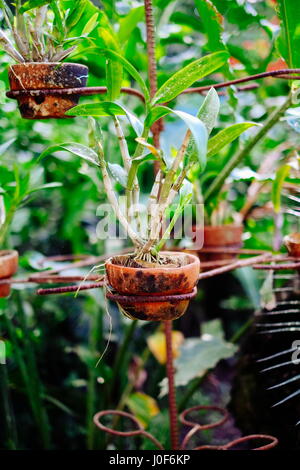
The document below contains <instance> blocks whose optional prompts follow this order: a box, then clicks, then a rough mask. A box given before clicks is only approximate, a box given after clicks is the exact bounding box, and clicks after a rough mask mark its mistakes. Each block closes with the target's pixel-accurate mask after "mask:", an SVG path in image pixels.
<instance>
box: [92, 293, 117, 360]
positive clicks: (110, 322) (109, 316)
mask: <svg viewBox="0 0 300 470" xmlns="http://www.w3.org/2000/svg"><path fill="white" fill-rule="evenodd" d="M107 290H108V286H107V285H104V302H105V313H106V315H107V316H108V320H109V332H108V338H107V342H106V345H105V348H104V350H103V352H102V354H101V355H100V357H99V359H98V361H97V363H96V365H95V368H96V367H98V366H99V364H100V362H101V361H102V359H103V358H104V356H105V354H106V353H107V351H108V348H109V345H110V342H111V338H112V331H113V324H112V316H111V314H110V313H109V308H108V299H107V297H106V291H107Z"/></svg>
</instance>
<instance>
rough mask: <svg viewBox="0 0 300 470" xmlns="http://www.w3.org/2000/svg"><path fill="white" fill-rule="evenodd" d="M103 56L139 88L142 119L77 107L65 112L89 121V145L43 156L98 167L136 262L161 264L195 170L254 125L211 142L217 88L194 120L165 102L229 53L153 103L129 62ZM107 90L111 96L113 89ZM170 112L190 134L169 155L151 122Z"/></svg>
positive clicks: (116, 109) (104, 105) (105, 108)
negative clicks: (109, 127) (106, 121)
mask: <svg viewBox="0 0 300 470" xmlns="http://www.w3.org/2000/svg"><path fill="white" fill-rule="evenodd" d="M102 52H103V53H105V55H106V57H107V59H108V60H111V59H114V60H117V61H120V63H121V64H122V66H123V67H124V68H125V69H126V70H127V72H129V74H131V75H132V76H133V78H134V79H135V80H136V81H137V82H138V83H139V85H140V86H141V88H142V91H143V94H144V100H145V114H146V116H145V119H144V121H143V122H141V121H140V120H139V119H138V118H137V117H136V116H134V115H133V114H132V113H131V112H129V111H128V110H127V109H126V108H125V107H124V106H123V105H122V104H120V103H117V102H113V101H103V102H95V103H90V104H82V105H79V106H76V107H75V108H72V109H71V110H70V111H68V113H67V114H69V115H72V116H87V117H88V118H89V145H88V146H83V145H80V144H77V143H74V142H66V143H63V144H60V145H54V146H51V147H49V148H48V149H46V150H45V151H44V152H43V153H42V155H41V157H44V156H46V155H48V154H51V153H54V152H57V151H62V150H64V151H65V150H67V151H69V152H71V153H73V154H75V155H77V156H79V157H81V158H83V159H85V160H86V161H88V162H89V163H91V164H93V165H96V166H97V167H98V168H99V171H100V172H101V175H102V180H103V184H104V188H105V191H106V194H107V198H108V200H109V202H110V204H111V206H112V208H113V209H114V212H115V215H116V217H117V219H118V220H119V222H120V224H121V225H122V226H123V228H124V229H125V231H126V233H127V234H128V236H129V237H130V239H131V240H132V242H133V245H134V255H135V259H138V260H139V261H143V262H147V263H152V262H157V261H158V262H159V261H160V259H161V258H160V256H159V252H160V250H161V249H162V247H163V246H164V244H165V241H166V240H167V239H168V238H169V235H170V233H171V231H172V229H173V227H174V225H175V223H176V220H177V219H178V217H179V216H180V214H181V213H182V211H183V209H184V207H185V205H186V204H188V203H189V201H190V200H191V199H192V197H193V184H192V183H191V181H190V179H192V175H193V174H195V171H196V172H197V174H199V173H201V172H203V171H204V170H205V165H206V159H207V158H213V157H216V155H217V154H218V152H220V150H221V149H222V148H223V147H224V146H225V145H227V144H229V143H230V142H232V141H233V140H234V139H236V138H237V137H238V136H239V135H240V134H241V133H243V132H244V131H245V130H246V129H248V128H249V127H251V126H253V125H255V124H254V123H251V122H245V123H238V124H234V125H233V126H230V127H227V128H226V129H223V130H221V131H220V132H219V133H217V134H216V135H214V136H213V137H211V138H209V135H210V133H211V131H212V129H213V128H214V126H215V124H216V120H217V116H218V112H219V107H220V101H219V97H218V94H217V92H216V91H215V89H214V88H211V89H210V91H209V92H208V94H207V96H206V97H205V99H204V101H203V103H202V105H201V107H200V109H199V111H198V113H197V115H196V116H193V115H191V114H188V113H186V112H184V111H181V110H177V109H172V108H170V107H167V106H166V105H165V104H164V103H167V102H170V101H171V100H173V99H174V98H176V97H177V96H178V95H179V94H180V93H181V92H182V91H183V90H185V89H186V88H187V87H189V86H191V85H192V84H193V83H194V82H195V81H196V80H199V79H200V78H203V77H204V76H206V75H208V74H211V73H212V72H214V71H216V70H218V69H219V68H220V67H222V66H223V65H224V63H225V62H226V61H227V59H228V54H227V53H226V52H223V51H222V52H216V53H214V54H211V55H207V56H205V57H202V58H200V59H198V60H196V61H194V62H192V63H190V64H189V65H187V66H186V67H184V68H183V69H182V70H180V71H178V72H177V73H175V74H174V75H173V76H172V77H171V78H169V79H168V80H167V81H166V82H165V83H164V84H163V85H162V86H161V87H160V88H159V90H158V91H157V93H156V94H155V96H154V97H153V98H152V99H150V96H149V91H148V88H147V87H146V85H145V83H144V81H143V79H142V77H141V76H140V75H139V74H138V72H137V71H136V70H135V69H134V67H133V66H132V65H131V64H130V63H129V62H127V61H126V59H124V58H123V57H121V56H119V55H118V54H117V53H116V52H114V51H109V50H107V51H102ZM108 91H109V94H111V91H110V89H109V90H108ZM169 114H173V115H175V117H176V118H178V119H180V120H182V121H183V122H184V123H185V125H186V126H187V130H186V134H185V137H184V139H183V142H182V143H181V145H180V146H179V148H177V149H176V150H175V151H174V152H172V151H171V152H170V154H167V153H165V152H163V151H162V150H160V149H158V148H155V147H154V146H153V145H152V143H151V142H150V141H149V138H150V132H151V131H150V130H151V128H152V126H153V124H155V123H156V122H157V121H158V120H159V119H160V118H162V117H165V116H167V115H169ZM104 116H106V117H109V118H110V119H112V121H113V124H114V129H115V134H116V136H117V138H118V142H119V150H120V154H121V156H122V162H123V165H117V164H112V163H110V162H109V159H108V155H107V154H106V153H105V150H104V148H105V145H104V143H103V137H102V132H101V127H100V122H99V121H98V120H96V119H95V118H98V117H101V118H103V117H104ZM120 116H126V117H127V118H128V120H129V122H130V124H131V126H132V127H133V129H134V131H135V133H136V147H135V150H134V152H132V153H130V152H129V147H128V144H127V141H126V139H125V136H124V132H123V129H122V127H121V124H120ZM151 160H156V161H158V162H159V171H158V172H157V173H156V176H155V178H154V182H153V186H152V190H151V193H150V196H149V201H148V206H147V211H146V220H145V222H144V223H142V221H141V214H140V212H139V210H137V208H138V205H139V200H140V184H139V168H140V166H141V165H142V164H144V163H146V162H149V161H151ZM115 182H118V183H120V184H121V185H122V186H123V187H124V191H125V199H126V203H125V207H124V208H123V207H122V204H121V203H120V199H119V197H118V194H117V192H116V191H115ZM171 204H174V206H175V209H174V212H173V216H172V218H171V220H170V222H169V224H168V226H167V227H166V228H165V229H164V228H163V226H164V219H165V216H166V212H167V211H168V208H169V207H170V205H171Z"/></svg>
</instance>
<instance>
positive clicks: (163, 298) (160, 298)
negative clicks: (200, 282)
mask: <svg viewBox="0 0 300 470" xmlns="http://www.w3.org/2000/svg"><path fill="white" fill-rule="evenodd" d="M196 295H197V287H195V288H194V289H193V290H192V292H189V293H187V294H173V295H119V294H114V293H113V292H110V291H108V292H107V293H106V297H107V298H108V299H109V300H113V301H115V302H122V304H129V305H130V304H134V303H136V302H141V303H143V302H169V301H174V302H176V301H180V300H189V299H192V298H193V297H195V296H196Z"/></svg>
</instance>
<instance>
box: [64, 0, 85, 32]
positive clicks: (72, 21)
mask: <svg viewBox="0 0 300 470" xmlns="http://www.w3.org/2000/svg"><path fill="white" fill-rule="evenodd" d="M85 6H86V0H75V1H74V0H73V1H72V7H71V8H70V10H69V14H68V16H67V18H66V26H67V28H68V29H72V28H73V26H75V25H77V24H78V22H79V20H80V18H81V16H82V15H83V12H84V9H85Z"/></svg>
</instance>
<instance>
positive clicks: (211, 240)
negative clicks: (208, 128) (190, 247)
mask: <svg viewBox="0 0 300 470" xmlns="http://www.w3.org/2000/svg"><path fill="white" fill-rule="evenodd" d="M196 230H203V237H204V243H203V247H202V250H205V251H206V250H210V249H211V250H212V251H213V250H214V249H218V250H221V251H224V253H209V252H205V251H202V250H199V256H200V259H201V260H202V261H216V260H226V259H229V260H230V259H234V258H236V255H235V254H234V253H226V250H227V249H228V248H229V249H236V250H238V249H240V248H241V247H242V244H243V242H242V235H243V226H242V225H229V224H228V225H216V226H214V225H206V226H205V227H204V229H203V228H202V227H199V228H196Z"/></svg>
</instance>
